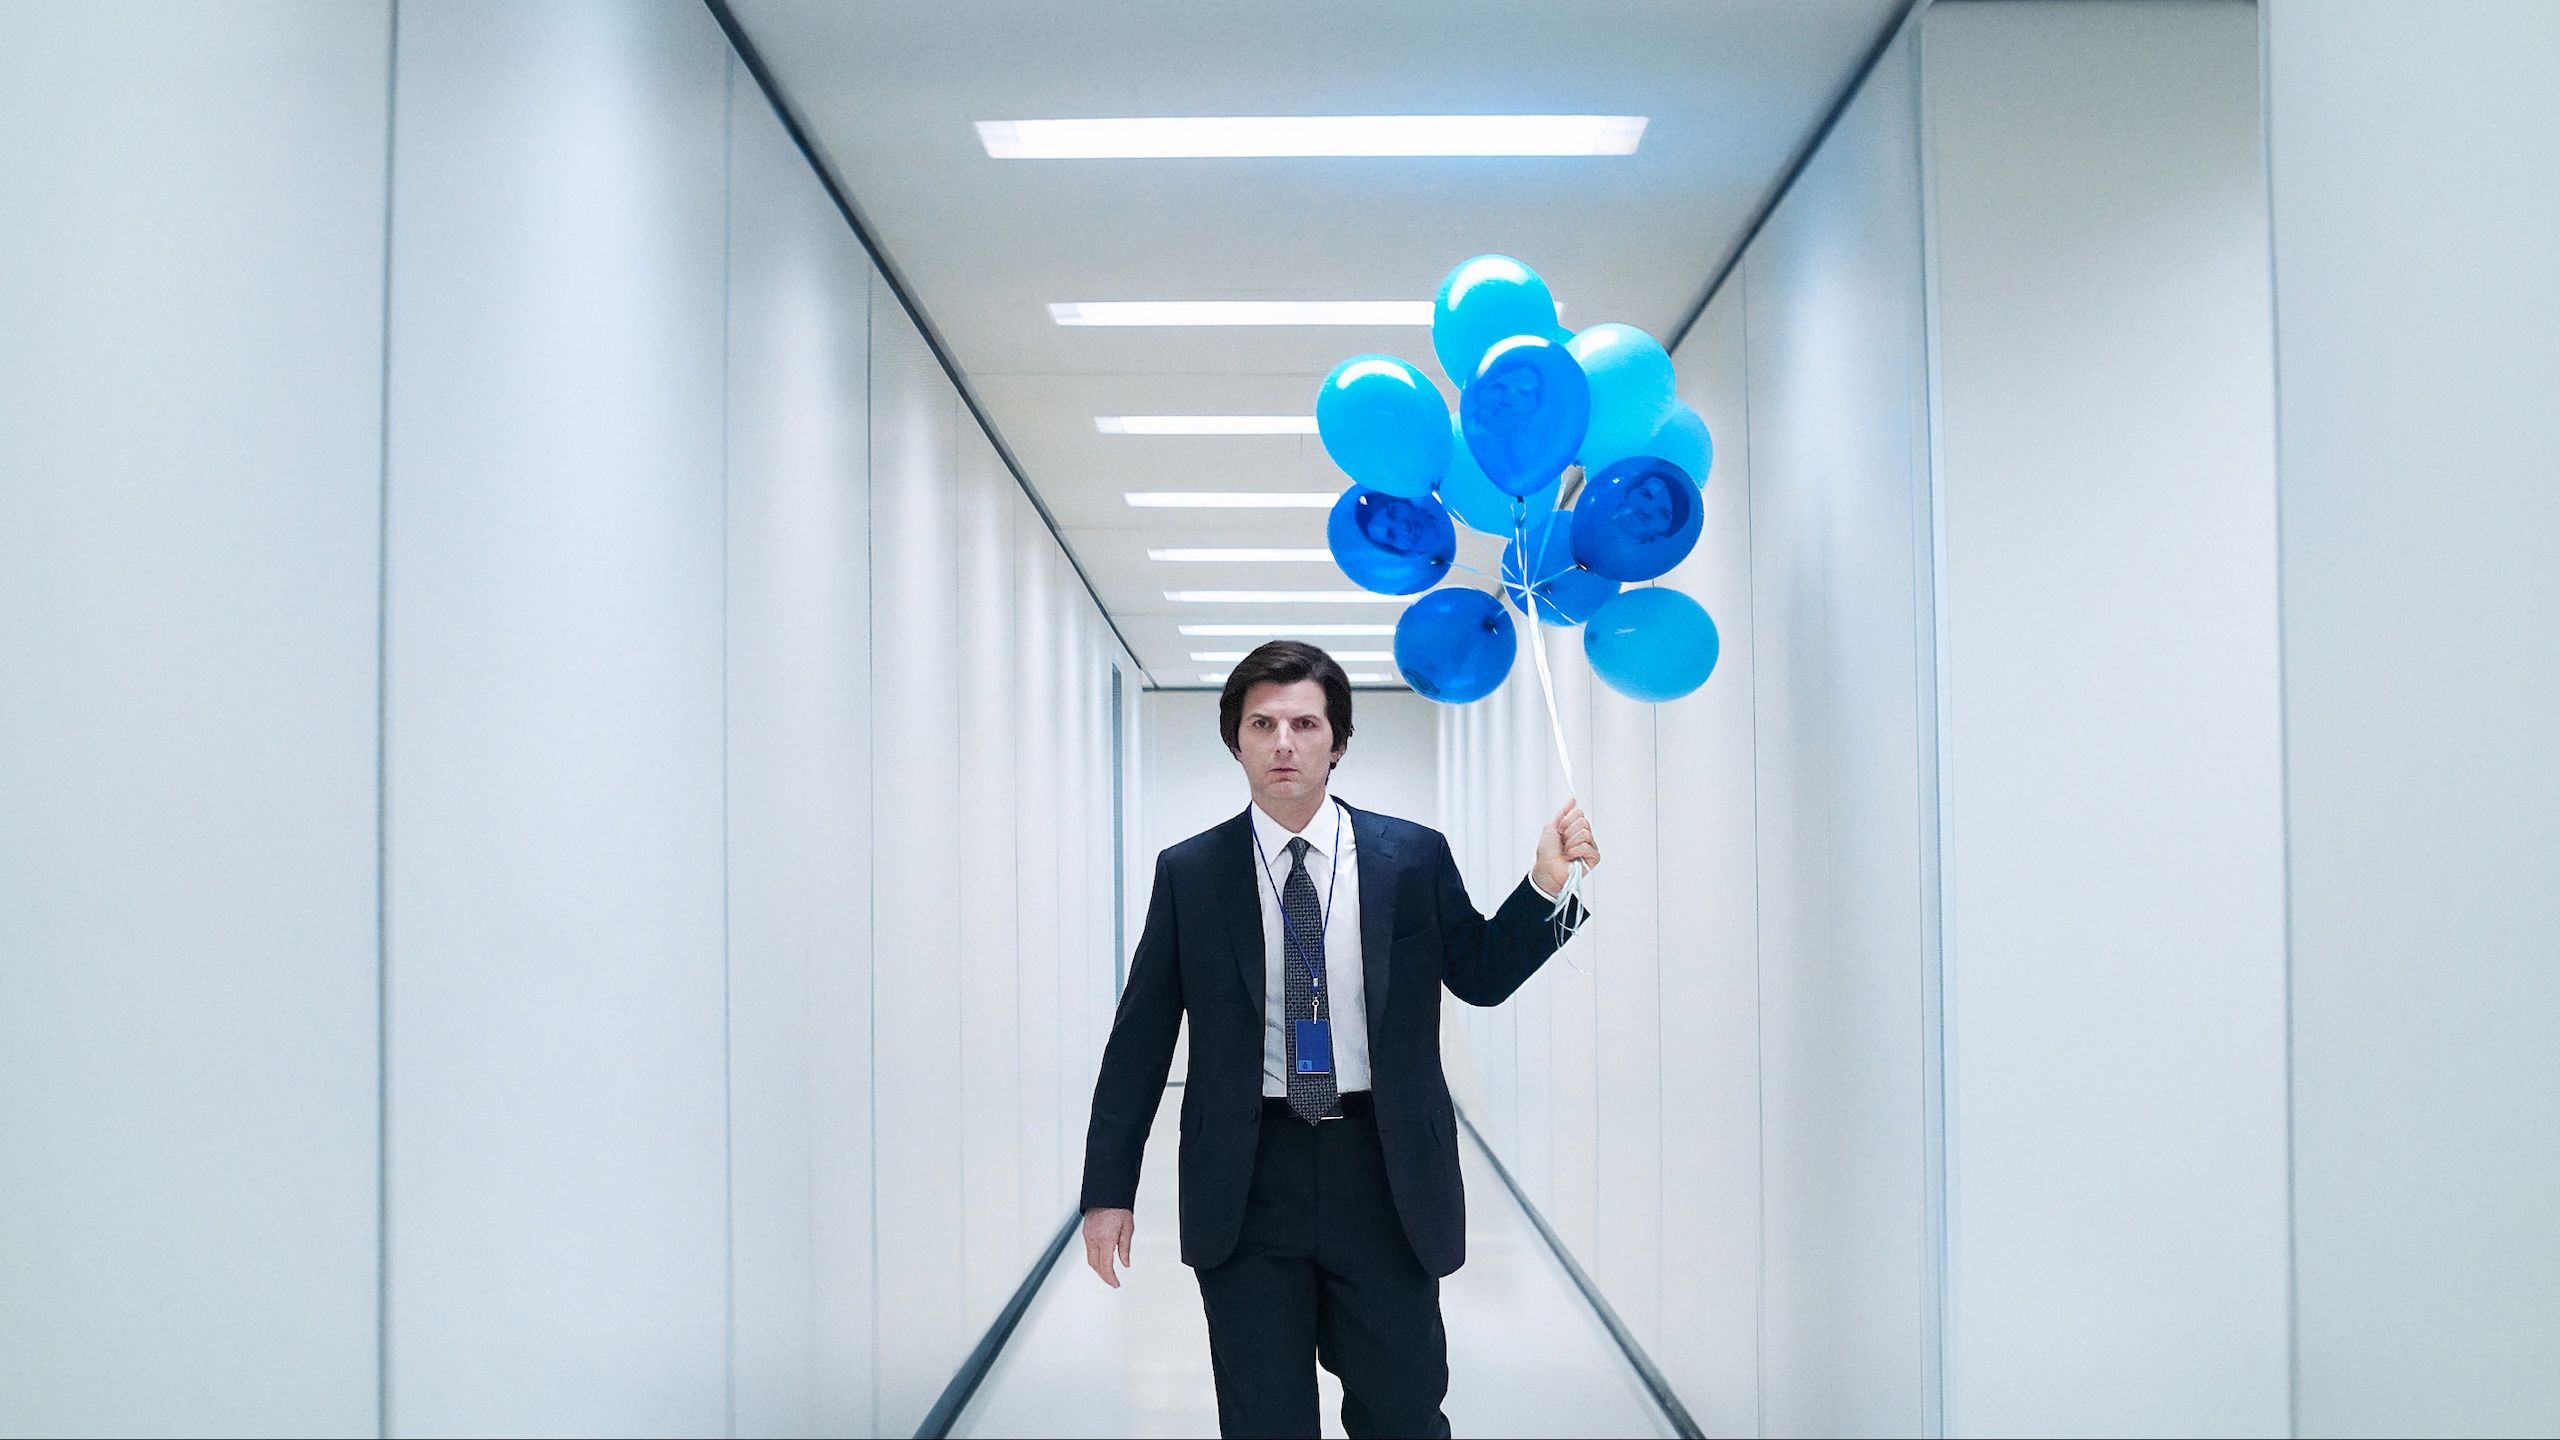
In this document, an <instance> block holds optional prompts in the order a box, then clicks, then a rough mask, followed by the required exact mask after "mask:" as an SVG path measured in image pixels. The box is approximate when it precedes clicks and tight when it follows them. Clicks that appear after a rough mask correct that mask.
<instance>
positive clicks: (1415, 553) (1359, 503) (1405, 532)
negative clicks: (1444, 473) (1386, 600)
mask: <svg viewBox="0 0 2560 1440" xmlns="http://www.w3.org/2000/svg"><path fill="white" fill-rule="evenodd" d="M1324 538H1325V544H1326V545H1328V546H1330V547H1331V548H1332V550H1333V563H1335V564H1336V565H1339V566H1341V567H1342V573H1343V574H1345V575H1348V576H1350V577H1351V583H1353V584H1354V585H1357V586H1359V587H1360V588H1361V589H1363V590H1375V591H1377V592H1378V593H1379V594H1381V595H1412V594H1415V593H1417V592H1419V591H1423V590H1428V589H1430V588H1431V587H1432V586H1434V585H1437V584H1439V583H1440V577H1441V576H1443V575H1446V574H1448V573H1449V562H1450V561H1452V560H1455V559H1457V558H1458V527H1457V526H1455V525H1452V524H1450V523H1449V512H1448V510H1447V509H1445V508H1444V507H1443V506H1442V505H1441V504H1440V502H1439V501H1437V500H1434V499H1432V498H1431V497H1430V496H1428V495H1425V496H1423V497H1421V498H1420V499H1408V498H1407V497H1405V496H1402V495H1384V494H1380V493H1379V492H1377V491H1375V490H1370V489H1366V488H1364V487H1362V486H1358V485H1354V486H1352V487H1351V488H1350V489H1348V490H1345V491H1343V492H1342V498H1341V499H1339V500H1336V501H1334V502H1333V513H1332V514H1331V515H1330V516H1328V517H1326V519H1325V526H1324Z"/></svg>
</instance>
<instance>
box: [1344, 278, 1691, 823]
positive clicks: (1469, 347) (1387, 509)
mask: <svg viewBox="0 0 2560 1440" xmlns="http://www.w3.org/2000/svg"><path fill="white" fill-rule="evenodd" d="M1431 345H1432V350H1433V353H1434V354H1435V355H1436V356H1437V358H1438V359H1439V361H1440V367H1441V371H1442V373H1443V374H1444V375H1445V376H1446V377H1447V379H1448V386H1447V390H1448V391H1449V392H1454V395H1455V398H1456V401H1457V403H1456V405H1455V406H1454V407H1452V406H1450V405H1449V404H1448V403H1447V401H1446V399H1445V398H1444V392H1443V390H1442V388H1441V387H1439V386H1437V385H1434V384H1433V383H1432V382H1431V381H1430V380H1429V379H1428V377H1426V376H1424V375H1423V373H1422V372H1421V371H1420V370H1419V369H1417V368H1416V367H1414V366H1413V365H1412V364H1411V363H1410V362H1407V361H1404V360H1401V359H1398V358H1396V357H1394V356H1392V355H1377V354H1370V355H1356V356H1353V357H1351V358H1350V359H1348V360H1345V361H1343V362H1342V363H1341V364H1340V365H1338V366H1336V367H1334V370H1333V372H1332V373H1331V374H1330V375H1328V376H1327V377H1326V378H1325V383H1324V385H1323V386H1322V388H1321V389H1320V390H1319V391H1318V394H1317V398H1316V429H1317V433H1318V435H1319V436H1320V437H1321V438H1322V440H1323V443H1324V447H1325V451H1326V453H1327V454H1328V455H1330V456H1331V457H1332V459H1333V461H1334V463H1335V464H1336V465H1338V466H1339V467H1341V469H1342V470H1343V471H1344V473H1346V474H1347V475H1349V476H1350V478H1351V480H1352V481H1353V483H1352V485H1351V486H1350V487H1349V488H1348V489H1346V490H1345V491H1344V492H1343V493H1342V496H1341V498H1340V499H1338V500H1337V501H1335V502H1334V506H1333V510H1332V514H1331V515H1330V517H1329V518H1328V522H1327V525H1326V531H1325V538H1326V541H1327V545H1328V548H1329V550H1330V552H1331V553H1332V555H1333V557H1334V559H1335V561H1336V562H1337V563H1338V564H1339V565H1340V566H1341V567H1342V571H1343V573H1344V574H1345V575H1347V576H1348V577H1350V579H1351V580H1352V581H1354V582H1355V583H1357V584H1359V585H1360V586H1362V587H1363V588H1365V589H1368V590H1371V591H1375V592H1378V593H1381V594H1388V595H1411V596H1415V597H1416V599H1415V600H1414V602H1413V603H1412V604H1411V605H1409V606H1408V607H1407V608H1406V610H1405V612H1404V614H1403V616H1402V617H1401V618H1400V619H1399V621H1398V623H1397V626H1396V645H1395V661H1396V666H1397V669H1398V670H1399V671H1401V672H1402V674H1403V676H1404V679H1405V681H1406V683H1407V684H1409V685H1411V686H1412V687H1413V689H1414V691H1415V693H1417V694H1420V695H1423V696H1426V697H1428V698H1430V699H1432V700H1436V701H1439V702H1440V703H1442V704H1448V705H1464V704H1469V703H1472V702H1474V701H1476V700H1480V699H1483V698H1484V697H1485V696H1487V695H1490V694H1492V693H1493V692H1494V691H1495V690H1496V689H1498V688H1500V686H1501V684H1502V682H1503V680H1504V679H1505V678H1506V677H1507V676H1508V675H1509V673H1510V670H1511V667H1512V663H1513V659H1514V656H1515V654H1516V652H1517V650H1518V649H1519V648H1521V646H1522V644H1524V643H1525V645H1526V647H1527V648H1529V649H1530V650H1531V652H1532V655H1533V657H1534V658H1535V659H1536V663H1537V668H1538V671H1539V676H1538V679H1539V684H1540V686H1541V687H1542V688H1545V687H1549V686H1550V685H1551V683H1552V682H1551V680H1550V679H1549V677H1548V675H1547V673H1546V672H1547V665H1546V661H1545V658H1544V657H1545V651H1544V648H1543V645H1542V643H1541V640H1540V632H1541V631H1543V630H1545V629H1547V628H1550V627H1553V628H1574V627H1580V628H1582V629H1583V647H1584V651H1585V653H1586V655H1587V657H1588V659H1589V661H1590V664H1591V673H1592V674H1593V675H1595V676H1596V677H1597V678H1598V679H1599V680H1600V681H1601V682H1602V683H1604V684H1606V685H1608V686H1610V687H1611V688H1612V689H1614V690H1616V691H1618V692H1619V693H1620V694H1623V695H1626V696H1629V697H1631V698H1633V699H1637V700H1643V701H1647V702H1650V703H1655V704H1660V703H1663V702H1666V701H1670V700H1674V699H1677V698H1679V697H1680V696H1683V695H1686V694H1689V693H1690V692H1692V691H1694V690H1696V689H1697V687H1698V686H1699V685H1701V684H1703V683H1705V681H1706V679H1707V677H1708V675H1709V674H1710V673H1712V671H1713V670H1714V668H1715V663H1716V652H1717V643H1716V634H1715V626H1714V622H1713V621H1712V620H1711V619H1709V617H1708V616H1707V613H1706V611H1705V610H1704V609H1703V608H1701V607H1700V606H1699V605H1698V604H1697V602H1696V601H1694V600H1692V599H1690V598H1689V597H1688V596H1686V595H1682V594H1679V593H1678V592H1676V591H1672V590H1667V589H1658V588H1644V589H1635V590H1629V589H1626V588H1625V587H1627V586H1630V585H1634V586H1643V585H1644V584H1645V582H1648V581H1653V580H1657V579H1659V578H1660V577H1662V576H1664V575H1667V574H1669V573H1670V572H1671V571H1672V570H1673V569H1675V568H1677V567H1678V566H1679V565H1680V564H1681V563H1682V562H1683V561H1684V560H1686V559H1687V558H1688V557H1689V555H1690V554H1691V553H1692V552H1693V551H1695V550H1696V548H1697V545H1698V541H1699V538H1700V536H1701V534H1702V532H1703V530H1704V527H1705V523H1706V503H1705V496H1704V491H1703V490H1702V488H1701V487H1702V486H1703V485H1704V484H1705V482H1706V478H1707V467H1708V466H1709V465H1710V464H1711V463H1712V461H1713V458H1714V442H1713V439H1712V437H1711V436H1710V435H1709V434H1708V433H1707V426H1706V422H1705V421H1704V420H1703V419H1701V418H1700V417H1699V415H1698V413H1697V412H1696V411H1695V410H1693V409H1691V408H1690V407H1689V406H1687V405H1685V404H1683V403H1681V401H1680V398H1679V392H1678V387H1677V384H1676V376H1675V375H1674V373H1673V366H1672V360H1671V356H1670V354H1669V353H1668V352H1667V351H1666V350H1665V348H1664V347H1663V345H1662V344H1661V342H1659V341H1657V340H1655V339H1654V338H1653V337H1652V336H1651V335H1649V334H1647V333H1646V332H1644V331H1643V330H1640V329H1638V328H1636V327H1635V326H1632V325H1622V324H1618V323H1616V322H1612V321H1603V322H1600V323H1598V324H1594V325H1592V326H1590V327H1589V328H1588V329H1585V330H1582V331H1580V332H1578V333H1577V332H1574V331H1569V330H1567V329H1565V328H1564V326H1563V324H1562V323H1561V316H1560V312H1559V311H1558V310H1557V308H1556V304H1555V299H1554V296H1553V295H1552V294H1551V293H1550V291H1549V290H1548V288H1547V284H1546V281H1545V280H1543V279H1541V278H1540V277H1539V275H1538V274H1537V272H1536V271H1534V270H1532V269H1530V268H1529V267H1528V266H1527V265H1525V264H1522V263H1521V262H1520V261H1518V260H1516V259H1513V258H1512V257H1510V256H1508V255H1478V256H1475V257H1473V258H1472V259H1469V260H1466V261H1464V262H1462V263H1461V264H1460V265H1458V266H1457V268H1455V269H1453V270H1451V271H1450V272H1449V274H1448V276H1447V278H1445V279H1444V280H1443V281H1442V282H1441V284H1440V289H1439V293H1438V295H1437V297H1436V298H1435V299H1434V301H1433V303H1432V319H1431ZM1453 410H1454V413H1453ZM1577 464H1578V465H1580V466H1581V467H1582V468H1581V473H1582V475H1583V479H1582V481H1581V483H1580V485H1579V488H1578V489H1577V491H1576V492H1575V493H1574V494H1573V495H1572V496H1571V497H1570V500H1571V508H1570V509H1565V508H1560V507H1562V506H1564V505H1565V504H1566V501H1567V498H1568V497H1566V496H1565V494H1564V491H1563V488H1562V485H1561V478H1562V477H1564V476H1565V475H1566V472H1567V471H1568V469H1569V468H1570V467H1572V466H1575V465H1577ZM1461 522H1463V523H1464V524H1465V525H1466V526H1467V528H1468V529H1469V530H1470V531H1472V532H1475V533H1479V534H1482V535H1487V536H1491V537H1493V538H1494V539H1495V540H1498V541H1500V542H1502V552H1501V556H1500V559H1499V560H1498V561H1492V560H1490V559H1488V560H1484V561H1479V562H1478V563H1479V564H1482V565H1484V566H1485V567H1486V568H1485V569H1482V570H1480V569H1478V567H1477V565H1470V564H1460V563H1458V561H1459V549H1458V544H1457V539H1458V534H1457V526H1458V524H1459V523H1461ZM1452 570H1455V571H1459V572H1462V573H1464V574H1466V575H1470V576H1476V577H1478V578H1477V579H1476V580H1475V581H1473V582H1466V583H1462V584H1460V585H1452V586H1448V587H1447V588H1439V589H1435V588H1434V587H1435V586H1441V585H1442V584H1443V582H1444V581H1448V580H1453V579H1455V578H1456V577H1455V576H1452V575H1451V574H1450V572H1451V571H1452ZM1488 571H1489V572H1490V573H1488ZM1475 585H1482V586H1484V587H1485V588H1482V589H1478V588H1472V587H1473V586H1475ZM1426 592H1427V593H1426ZM1506 602H1507V604H1506ZM1514 615H1517V616H1518V617H1520V618H1521V619H1522V620H1524V621H1526V622H1528V623H1527V629H1528V630H1529V632H1530V633H1529V635H1528V636H1526V637H1522V639H1521V640H1515V638H1514V633H1513V629H1512V617H1513V616H1514ZM1551 703H1552V699H1551ZM1558 740H1559V751H1560V755H1559V758H1562V756H1561V737H1560V736H1559V737H1558ZM1566 770H1567V773H1568V775H1569V774H1570V773H1571V765H1570V761H1569V760H1568V761H1567V762H1566Z"/></svg>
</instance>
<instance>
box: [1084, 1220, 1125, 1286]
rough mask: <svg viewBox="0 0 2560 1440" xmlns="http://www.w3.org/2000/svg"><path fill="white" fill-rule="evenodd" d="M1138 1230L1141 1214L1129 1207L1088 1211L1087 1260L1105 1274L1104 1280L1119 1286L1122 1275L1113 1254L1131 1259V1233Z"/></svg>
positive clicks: (1085, 1247)
mask: <svg viewBox="0 0 2560 1440" xmlns="http://www.w3.org/2000/svg"><path fill="white" fill-rule="evenodd" d="M1137 1233H1138V1217H1137V1215H1136V1214H1135V1213H1134V1212H1131V1211H1128V1210H1102V1209H1094V1210H1087V1211H1086V1212H1084V1263H1086V1264H1087V1265H1090V1266H1092V1267H1093V1273H1094V1274H1096V1275H1099V1276H1101V1277H1102V1283H1103V1284H1105V1285H1108V1286H1110V1287H1111V1288H1112V1289H1114V1290H1117V1289H1119V1288H1120V1276H1119V1274H1118V1273H1117V1272H1116V1271H1114V1270H1113V1269H1112V1268H1111V1257H1112V1256H1113V1255H1115V1254H1116V1255H1118V1256H1119V1257H1120V1263H1121V1264H1123V1265H1126V1264H1128V1263H1129V1237H1131V1236H1133V1235H1135V1234H1137Z"/></svg>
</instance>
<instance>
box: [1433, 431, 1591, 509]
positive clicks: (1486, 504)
mask: <svg viewBox="0 0 2560 1440" xmlns="http://www.w3.org/2000/svg"><path fill="white" fill-rule="evenodd" d="M1451 423H1452V424H1453V425H1454V424H1456V423H1457V422H1455V421H1454V420H1453V421H1452V422H1451ZM1561 484H1562V481H1561V480H1559V481H1558V482H1557V484H1554V485H1549V486H1548V487H1547V488H1546V489H1544V490H1541V491H1538V492H1537V493H1536V494H1534V495H1530V496H1527V497H1526V498H1525V500H1524V498H1523V497H1521V496H1518V495H1513V494H1509V493H1507V492H1505V491H1504V490H1502V489H1501V488H1500V487H1499V486H1497V485H1495V484H1494V483H1493V482H1492V481H1491V480H1488V479H1486V478H1485V474H1484V467H1483V466H1481V465H1478V464H1477V463H1476V457H1475V454H1474V453H1473V452H1472V451H1470V450H1468V449H1467V446H1466V440H1465V437H1464V436H1460V437H1458V441H1457V443H1456V444H1454V445H1452V446H1450V447H1449V473H1448V474H1446V475H1443V476H1441V477H1440V492H1439V493H1440V503H1441V504H1443V505H1446V506H1448V507H1449V513H1450V514H1451V515H1453V516H1455V517H1456V518H1457V519H1459V520H1461V521H1464V522H1465V523H1466V526H1467V528H1468V529H1470V530H1477V531H1481V532H1483V533H1484V534H1487V535H1500V536H1506V537H1507V536H1509V535H1510V534H1511V532H1512V528H1513V526H1512V521H1513V519H1514V512H1515V508H1517V509H1518V510H1519V513H1521V514H1524V515H1526V516H1527V517H1528V518H1529V519H1532V520H1535V519H1536V518H1537V517H1539V516H1541V515H1546V514H1548V513H1550V512H1552V511H1553V510H1554V509H1555V508H1556V491H1557V489H1558V488H1559V486H1560V485H1561Z"/></svg>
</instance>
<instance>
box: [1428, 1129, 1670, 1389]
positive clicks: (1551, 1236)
mask: <svg viewBox="0 0 2560 1440" xmlns="http://www.w3.org/2000/svg"><path fill="white" fill-rule="evenodd" d="M1457 1116H1458V1123H1459V1124H1461V1125H1464V1126H1466V1127H1467V1137H1468V1138H1469V1139H1471V1140H1473V1141H1475V1142H1476V1149H1477V1150H1479V1151H1481V1152H1483V1154H1484V1159H1485V1163H1486V1164H1488V1165H1491V1166H1492V1167H1493V1173H1494V1174H1496V1175H1499V1176H1501V1177H1502V1184H1503V1187H1504V1188H1505V1189H1508V1190H1509V1191H1510V1192H1511V1198H1512V1199H1514V1200H1516V1201H1518V1202H1519V1203H1520V1213H1521V1214H1523V1215H1526V1216H1528V1217H1529V1223H1530V1224H1532V1225H1535V1226H1537V1227H1538V1234H1539V1235H1540V1236H1542V1237H1543V1238H1544V1239H1545V1240H1546V1242H1547V1248H1548V1249H1549V1250H1552V1251H1554V1252H1555V1257H1556V1260H1557V1262H1558V1263H1560V1264H1562V1265H1563V1266H1564V1273H1566V1274H1567V1275H1570V1276H1572V1277H1573V1283H1574V1287H1575V1288H1576V1289H1578V1290H1580V1291H1581V1292H1582V1298H1583V1299H1584V1300H1586V1301H1589V1302H1590V1304H1591V1309H1592V1313H1594V1314H1596V1315H1598V1316H1599V1317H1600V1323H1601V1324H1602V1325H1603V1326H1605V1327H1607V1329H1608V1331H1609V1338H1610V1339H1612V1340H1615V1341H1617V1342H1618V1349H1619V1350H1620V1351H1621V1352H1623V1353H1624V1354H1625V1355H1626V1357H1627V1363H1628V1364H1629V1365H1632V1366H1634V1367H1635V1372H1636V1378H1637V1379H1639V1380H1642V1381H1643V1382H1644V1388H1645V1390H1646V1392H1647V1393H1649V1394H1651V1395H1652V1396H1653V1403H1654V1404H1655V1405H1657V1406H1659V1407H1661V1410H1662V1418H1664V1419H1665V1420H1668V1421H1670V1422H1671V1428H1672V1429H1673V1430H1675V1431H1677V1432H1678V1433H1679V1435H1680V1436H1681V1440H1705V1437H1706V1432H1705V1431H1703V1430H1700V1429H1699V1428H1698V1422H1697V1421H1695V1420H1692V1419H1690V1418H1689V1407H1687V1406H1685V1405H1683V1404H1681V1403H1680V1397H1679V1396H1677V1395H1674V1394H1672V1393H1671V1382H1669V1381H1668V1380H1665V1379H1663V1378H1662V1371H1661V1370H1660V1369H1658V1368H1657V1367H1656V1366H1655V1365H1654V1363H1653V1357H1652V1356H1649V1355H1647V1354H1645V1353H1644V1347H1643V1346H1642V1345H1639V1344H1637V1343H1636V1337H1635V1336H1634V1335H1632V1334H1630V1333H1628V1331H1627V1327H1626V1322H1624V1321H1622V1320H1620V1319H1619V1318H1618V1312H1617V1311H1615V1310H1612V1309H1610V1308H1609V1302H1608V1301H1607V1300H1605V1299H1603V1298H1601V1295H1600V1287H1598V1286H1597V1285H1594V1284H1592V1283H1591V1277H1590V1276H1589V1275H1586V1274H1584V1273H1583V1271H1582V1267H1581V1266H1580V1265H1578V1264H1576V1263H1574V1259H1573V1252H1572V1251H1570V1250H1567V1249H1565V1248H1564V1241H1563V1240H1562V1239H1561V1238H1559V1237H1558V1236H1557V1235H1556V1231H1555V1227H1554V1226H1552V1225H1549V1224H1548V1223H1547V1217H1546V1216H1544V1215H1541V1214H1539V1213H1538V1207H1537V1206H1535V1205H1532V1204H1530V1203H1529V1197H1528V1196H1527V1195H1526V1194H1525V1193H1523V1192H1522V1191H1521V1189H1520V1182H1519V1181H1517V1180H1515V1179H1513V1178H1511V1171H1510V1170H1509V1169H1508V1168H1507V1167H1506V1166H1504V1165H1503V1163H1502V1157H1501V1156H1499V1155H1496V1154H1495V1153H1493V1147H1492V1146H1491V1145H1488V1144H1486V1143H1485V1139H1484V1134H1483V1132H1482V1131H1479V1130H1477V1129H1476V1122H1474V1121H1473V1120H1470V1119H1468V1118H1467V1112H1466V1111H1464V1110H1459V1111H1457Z"/></svg>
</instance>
